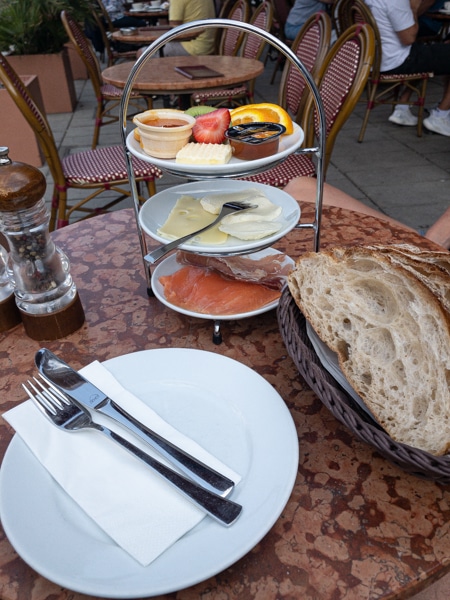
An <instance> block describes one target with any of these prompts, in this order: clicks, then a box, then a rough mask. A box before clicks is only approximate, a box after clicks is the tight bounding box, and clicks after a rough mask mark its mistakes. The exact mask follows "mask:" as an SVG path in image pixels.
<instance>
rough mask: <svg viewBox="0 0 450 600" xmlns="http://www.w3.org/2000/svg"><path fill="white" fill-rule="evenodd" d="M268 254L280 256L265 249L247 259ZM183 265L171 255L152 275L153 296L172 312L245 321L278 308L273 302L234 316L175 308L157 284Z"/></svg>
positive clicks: (204, 317) (223, 319) (215, 318)
mask: <svg viewBox="0 0 450 600" xmlns="http://www.w3.org/2000/svg"><path fill="white" fill-rule="evenodd" d="M269 254H281V252H279V251H278V250H275V248H266V249H265V250H261V251H260V252H254V253H253V254H249V255H248V258H253V259H255V260H258V259H259V258H263V257H264V256H267V255H269ZM285 262H289V264H292V265H294V264H295V263H294V261H293V260H292V258H290V257H288V256H287V257H286V261H285ZM183 266H184V265H181V264H180V263H178V262H177V259H176V255H175V254H172V255H171V256H169V257H168V258H166V259H165V260H163V261H162V262H160V263H159V264H158V266H157V267H156V268H155V269H154V271H153V273H152V282H151V283H152V290H153V292H154V294H155V296H156V297H157V298H158V300H159V301H160V302H162V303H163V304H165V305H166V306H168V307H169V308H171V309H172V310H175V311H177V312H179V313H181V314H183V315H188V316H190V317H197V318H198V319H213V320H214V321H231V320H233V321H236V320H238V319H245V318H248V317H254V316H256V315H260V314H262V313H265V312H268V311H269V310H272V309H273V308H276V307H277V306H278V303H279V300H275V301H274V302H270V303H269V304H266V305H265V306H263V307H261V308H259V309H258V310H252V311H249V312H246V313H237V314H234V315H220V314H217V315H213V314H205V313H197V312H193V311H190V310H186V309H185V308H181V307H180V306H177V305H176V304H172V303H171V302H169V301H168V300H167V298H166V296H165V294H164V287H163V286H162V285H161V283H160V282H159V278H160V277H162V276H164V275H172V274H173V273H176V272H177V271H178V270H179V269H182V268H183Z"/></svg>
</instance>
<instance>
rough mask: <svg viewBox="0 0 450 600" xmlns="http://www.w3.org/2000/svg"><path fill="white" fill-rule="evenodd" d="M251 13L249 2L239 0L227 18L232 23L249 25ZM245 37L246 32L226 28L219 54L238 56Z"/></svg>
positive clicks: (221, 38)
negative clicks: (238, 22) (237, 22)
mask: <svg viewBox="0 0 450 600" xmlns="http://www.w3.org/2000/svg"><path fill="white" fill-rule="evenodd" d="M250 13H251V9H250V3H249V1H248V0H237V2H235V4H233V6H232V8H231V10H230V12H229V14H228V16H227V17H226V18H227V19H230V20H232V21H241V22H242V23H248V20H249V18H250ZM219 31H220V29H219ZM244 35H245V32H244V31H239V30H237V29H232V28H231V27H225V28H224V29H223V30H222V33H221V36H220V42H219V49H218V54H220V55H222V56H237V54H238V52H239V49H240V47H241V45H242V41H243V39H244Z"/></svg>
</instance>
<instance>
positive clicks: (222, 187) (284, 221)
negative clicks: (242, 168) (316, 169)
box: [139, 179, 300, 254]
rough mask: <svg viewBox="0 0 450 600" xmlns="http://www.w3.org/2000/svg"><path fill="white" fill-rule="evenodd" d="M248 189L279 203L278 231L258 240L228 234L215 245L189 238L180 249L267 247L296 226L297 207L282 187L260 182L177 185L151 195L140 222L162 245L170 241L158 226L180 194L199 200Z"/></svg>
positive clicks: (220, 250) (219, 250)
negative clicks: (220, 242) (208, 195)
mask: <svg viewBox="0 0 450 600" xmlns="http://www.w3.org/2000/svg"><path fill="white" fill-rule="evenodd" d="M247 189H260V190H262V191H263V193H264V194H265V195H266V196H267V198H268V199H269V200H270V201H271V202H273V203H274V204H277V205H279V206H281V208H282V212H281V215H280V216H279V217H277V219H275V221H276V222H278V223H280V225H281V227H280V229H279V231H277V232H276V233H275V234H273V235H268V236H266V237H264V238H260V239H258V240H241V239H238V238H236V237H233V236H229V237H228V239H227V241H226V242H225V243H223V244H214V245H207V244H202V243H199V242H193V241H190V242H189V241H188V242H186V243H185V244H182V245H181V246H180V248H182V249H183V250H189V251H190V252H197V253H199V254H236V253H239V252H240V253H247V252H251V251H252V250H256V249H259V248H266V247H267V246H271V245H272V244H274V243H275V242H276V241H277V240H279V239H281V238H282V237H284V236H285V235H286V234H287V233H288V232H289V231H291V229H293V228H294V227H295V226H296V225H297V223H298V222H299V220H300V206H299V204H298V202H297V201H296V200H294V198H292V196H290V195H289V194H287V193H286V192H284V191H283V190H280V189H278V188H274V187H272V186H269V185H264V184H262V183H253V182H251V181H237V180H230V179H225V180H224V179H213V180H210V181H194V182H192V183H186V184H183V185H177V186H174V187H171V188H168V189H167V190H163V191H162V192H158V193H157V194H155V195H154V196H151V197H150V198H149V199H148V200H147V201H146V202H145V204H144V205H143V207H142V208H141V210H140V212H139V222H140V225H141V227H142V229H143V230H144V231H145V232H146V233H147V234H148V235H149V236H150V237H152V238H153V239H155V240H157V241H159V242H161V243H163V244H164V243H166V242H169V241H171V240H169V239H167V238H165V237H162V236H161V235H159V234H158V229H159V228H160V227H162V226H163V225H164V223H165V222H166V220H167V218H168V216H169V213H170V211H171V210H172V208H173V207H174V206H175V203H176V201H177V200H178V198H180V196H182V195H183V194H185V195H188V196H193V197H196V198H199V199H200V198H202V197H203V196H206V195H207V194H227V193H232V192H238V191H242V190H247Z"/></svg>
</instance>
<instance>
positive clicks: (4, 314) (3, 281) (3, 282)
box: [0, 245, 22, 332]
mask: <svg viewBox="0 0 450 600" xmlns="http://www.w3.org/2000/svg"><path fill="white" fill-rule="evenodd" d="M7 262H8V253H7V252H6V250H5V248H4V247H3V246H1V245H0V332H2V331H8V329H12V328H13V327H15V326H16V325H18V324H19V323H20V322H21V320H22V319H21V317H20V312H19V309H18V308H17V304H16V300H15V295H14V286H13V284H12V283H11V281H10V280H9V277H8V271H7V266H6V265H7Z"/></svg>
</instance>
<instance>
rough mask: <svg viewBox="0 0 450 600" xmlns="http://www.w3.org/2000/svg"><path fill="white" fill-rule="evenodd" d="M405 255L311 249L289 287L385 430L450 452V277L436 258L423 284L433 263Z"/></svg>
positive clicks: (439, 452)
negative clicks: (448, 303)
mask: <svg viewBox="0 0 450 600" xmlns="http://www.w3.org/2000/svg"><path fill="white" fill-rule="evenodd" d="M417 250H418V249H417ZM401 252H406V253H407V258H408V260H406V257H401V258H400V257H399V256H398V255H397V254H395V253H393V252H391V253H389V252H388V251H387V249H386V248H384V247H383V248H381V247H380V248H376V247H373V246H372V247H367V246H358V247H351V248H348V247H335V248H332V249H330V250H326V251H322V252H318V253H315V252H310V253H306V254H304V255H302V256H301V257H300V258H299V259H298V261H297V263H296V266H295V269H294V270H293V272H292V273H291V274H290V276H289V278H288V285H289V289H290V291H291V294H292V296H293V298H294V300H295V302H296V303H297V305H298V306H299V308H300V310H301V311H302V312H303V314H304V315H305V317H306V318H307V319H308V321H309V322H310V323H311V325H312V327H313V328H314V329H315V331H316V332H317V334H318V335H319V337H320V338H321V339H322V341H323V342H325V343H326V344H327V345H328V346H329V347H330V348H331V349H332V350H333V351H334V352H336V353H337V355H338V357H339V364H340V367H341V370H342V372H343V374H344V375H345V377H346V378H347V380H348V381H349V383H350V384H351V385H352V387H353V388H354V389H355V391H356V392H357V393H358V394H359V395H360V397H361V398H362V400H363V401H364V402H365V403H366V405H367V407H368V408H369V409H370V411H371V412H372V413H373V414H374V415H375V417H376V418H377V420H378V421H379V423H380V425H381V426H382V427H383V428H384V429H385V430H386V432H387V433H388V434H389V435H390V436H391V437H392V438H393V439H394V440H396V441H399V442H402V443H405V444H408V445H410V446H413V447H416V448H419V449H421V450H424V451H426V452H429V453H430V454H433V455H436V456H438V455H443V454H446V453H447V452H449V451H450V391H449V382H450V319H449V313H448V311H447V310H446V308H445V303H444V302H443V301H442V299H441V295H442V293H443V290H444V289H446V290H447V291H448V289H449V286H450V276H448V275H445V274H443V271H439V270H438V268H437V266H436V265H435V264H432V263H431V264H430V268H429V272H430V273H431V274H432V277H436V280H435V281H434V282H433V285H430V283H429V281H428V282H427V283H425V280H426V279H427V277H426V273H427V269H428V267H421V268H420V269H419V268H418V267H417V265H416V266H414V265H415V263H411V261H412V258H411V257H413V256H418V257H420V251H418V252H416V250H414V251H410V250H406V249H405V248H402V250H401ZM394 254H395V255H394ZM437 254H441V253H437ZM442 254H446V253H442ZM423 264H427V263H426V262H424V263H423ZM419 272H420V276H419ZM437 272H439V276H438V275H437ZM436 282H438V283H439V285H438V284H437V283H436ZM437 288H439V289H437Z"/></svg>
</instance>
